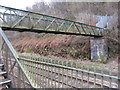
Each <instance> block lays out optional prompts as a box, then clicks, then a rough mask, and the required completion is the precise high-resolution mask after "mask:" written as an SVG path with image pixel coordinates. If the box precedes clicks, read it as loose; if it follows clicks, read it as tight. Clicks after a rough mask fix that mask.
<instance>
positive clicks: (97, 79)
mask: <svg viewBox="0 0 120 90" xmlns="http://www.w3.org/2000/svg"><path fill="white" fill-rule="evenodd" d="M6 30H8V31H19V32H36V33H54V34H66V35H82V36H89V37H92V41H91V45H93V46H95V45H96V42H95V41H94V39H97V44H100V45H101V47H99V46H98V48H102V50H103V48H105V47H106V44H105V43H104V42H105V40H104V38H103V37H104V34H103V30H104V29H103V28H99V27H95V26H92V25H87V24H84V23H80V22H75V21H71V20H66V19H61V18H57V17H53V16H48V15H44V14H39V13H34V12H30V11H25V10H20V9H15V8H10V7H5V6H0V69H1V71H0V76H2V77H1V78H2V80H1V81H0V85H1V86H2V87H3V86H4V87H7V88H33V89H38V88H76V89H77V88H118V84H119V80H120V79H119V77H118V75H119V74H118V73H119V72H117V69H118V68H117V69H115V68H114V67H113V65H112V63H110V64H109V65H107V66H106V65H104V64H103V63H99V62H96V61H95V62H91V63H90V64H85V63H82V62H80V61H79V60H77V61H72V60H58V59H53V58H48V57H43V56H40V55H31V54H30V55H28V54H27V55H25V54H21V53H17V52H16V50H15V49H14V48H13V46H12V44H11V43H10V41H9V40H8V38H7V36H6V35H5V33H4V31H6ZM100 38H102V39H100ZM99 39H100V40H101V41H102V43H103V44H101V43H100V41H99ZM91 49H92V50H93V52H94V47H91ZM95 50H96V49H95ZM100 51H101V50H100ZM101 52H103V53H102V54H104V55H107V54H106V52H105V51H104V50H103V51H101ZM104 52H105V53H104ZM96 53H97V52H96ZM92 54H94V53H92ZM92 54H91V56H92V58H94V57H93V56H94V55H92ZM102 54H100V56H101V55H102ZM102 59H106V58H102Z"/></svg>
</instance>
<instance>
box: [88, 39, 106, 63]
mask: <svg viewBox="0 0 120 90" xmlns="http://www.w3.org/2000/svg"><path fill="white" fill-rule="evenodd" d="M90 44H91V46H90V49H91V55H90V58H91V60H97V61H101V62H106V61H107V60H108V46H107V39H106V38H103V37H93V38H90Z"/></svg>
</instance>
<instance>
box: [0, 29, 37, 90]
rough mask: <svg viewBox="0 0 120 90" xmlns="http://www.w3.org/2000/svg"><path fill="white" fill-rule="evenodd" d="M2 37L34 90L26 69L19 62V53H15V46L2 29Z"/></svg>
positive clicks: (0, 32) (0, 33)
mask: <svg viewBox="0 0 120 90" xmlns="http://www.w3.org/2000/svg"><path fill="white" fill-rule="evenodd" d="M0 35H1V36H2V38H3V40H4V42H5V43H6V45H7V47H8V48H9V50H10V51H11V53H12V54H13V56H14V58H15V60H16V63H17V64H18V65H19V67H20V69H21V70H22V72H23V73H24V75H25V77H26V78H27V80H28V81H29V83H30V84H31V86H32V87H33V88H35V87H34V85H33V84H32V83H31V81H30V79H29V78H28V77H27V75H26V73H25V71H24V69H23V66H22V65H21V63H20V62H19V56H18V54H17V52H16V51H15V49H14V48H13V46H12V45H11V43H10V41H9V40H8V38H7V37H6V35H5V34H4V32H3V30H2V29H1V28H0Z"/></svg>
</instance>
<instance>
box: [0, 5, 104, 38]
mask: <svg viewBox="0 0 120 90" xmlns="http://www.w3.org/2000/svg"><path fill="white" fill-rule="evenodd" d="M0 27H1V28H2V29H4V30H16V31H23V32H24V31H30V32H37V33H42V32H44V33H55V34H69V35H83V36H91V37H101V36H103V34H102V31H103V29H102V28H99V27H95V26H92V25H87V24H83V23H79V22H75V21H71V20H66V19H61V18H57V17H53V16H48V15H44V14H39V13H34V12H30V11H25V10H20V9H14V8H10V7H5V6H0Z"/></svg>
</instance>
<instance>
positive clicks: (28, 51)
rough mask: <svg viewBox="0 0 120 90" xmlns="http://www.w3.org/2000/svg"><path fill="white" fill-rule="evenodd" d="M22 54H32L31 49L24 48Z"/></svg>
mask: <svg viewBox="0 0 120 90" xmlns="http://www.w3.org/2000/svg"><path fill="white" fill-rule="evenodd" d="M24 52H26V53H31V52H32V49H31V48H28V47H27V48H24Z"/></svg>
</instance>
